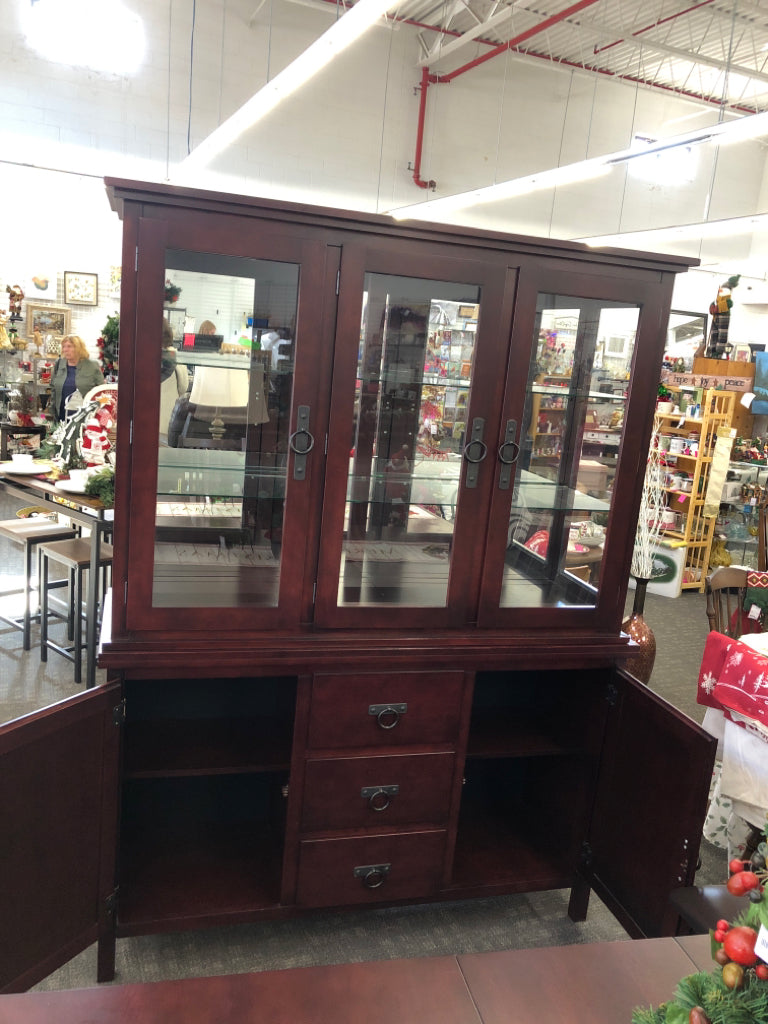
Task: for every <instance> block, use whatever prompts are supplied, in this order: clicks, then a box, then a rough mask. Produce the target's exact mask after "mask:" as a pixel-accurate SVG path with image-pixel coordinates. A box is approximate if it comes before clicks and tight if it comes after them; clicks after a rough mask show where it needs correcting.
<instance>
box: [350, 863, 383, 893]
mask: <svg viewBox="0 0 768 1024" xmlns="http://www.w3.org/2000/svg"><path fill="white" fill-rule="evenodd" d="M391 867H392V865H391V864H361V865H360V867H357V868H355V878H359V879H361V880H362V883H363V885H364V886H365V888H366V889H378V888H379V886H380V885H384V882H385V881H386V879H387V875H388V874H389V869H390V868H391Z"/></svg>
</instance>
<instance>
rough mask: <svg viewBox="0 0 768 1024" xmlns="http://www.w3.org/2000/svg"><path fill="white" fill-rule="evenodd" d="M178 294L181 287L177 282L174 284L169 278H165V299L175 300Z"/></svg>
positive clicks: (168, 300)
mask: <svg viewBox="0 0 768 1024" xmlns="http://www.w3.org/2000/svg"><path fill="white" fill-rule="evenodd" d="M180 295H181V288H180V287H179V286H178V285H177V284H174V283H173V281H171V279H170V278H167V279H166V282H165V301H166V302H177V301H178V298H179V296H180Z"/></svg>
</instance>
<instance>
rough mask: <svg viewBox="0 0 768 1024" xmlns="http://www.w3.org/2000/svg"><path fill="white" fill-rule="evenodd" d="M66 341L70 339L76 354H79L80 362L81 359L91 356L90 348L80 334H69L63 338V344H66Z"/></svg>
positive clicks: (78, 359)
mask: <svg viewBox="0 0 768 1024" xmlns="http://www.w3.org/2000/svg"><path fill="white" fill-rule="evenodd" d="M65 341H69V342H71V343H72V347H73V348H74V350H75V355H76V356H77V361H78V363H79V362H80V360H81V359H90V358H91V355H90V353H89V351H88V349H87V348H86V347H85V342H84V341H83V339H82V338H81V337H80V335H79V334H67V335H66V336H65V337H64V338H62V339H61V343H62V345H63V344H64V342H65Z"/></svg>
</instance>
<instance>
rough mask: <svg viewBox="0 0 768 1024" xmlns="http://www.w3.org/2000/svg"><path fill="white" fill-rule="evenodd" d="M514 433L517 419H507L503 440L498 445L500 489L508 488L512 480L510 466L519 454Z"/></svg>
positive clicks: (506, 489) (505, 489)
mask: <svg viewBox="0 0 768 1024" xmlns="http://www.w3.org/2000/svg"><path fill="white" fill-rule="evenodd" d="M516 433H517V420H507V429H506V430H505V432H504V440H503V441H502V442H501V446H500V447H499V462H500V463H501V470H500V472H499V490H500V491H508V490H509V485H510V483H511V481H512V466H514V464H515V463H516V462H517V457H518V455H519V454H520V445H519V444H518V443H517V441H515V434H516ZM507 448H509V450H510V452H511V455H507V451H506V450H507Z"/></svg>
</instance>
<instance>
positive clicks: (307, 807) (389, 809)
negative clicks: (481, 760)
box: [301, 754, 454, 832]
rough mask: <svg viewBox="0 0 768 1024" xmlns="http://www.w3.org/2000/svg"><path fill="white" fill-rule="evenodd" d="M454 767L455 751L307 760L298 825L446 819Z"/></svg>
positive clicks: (314, 826)
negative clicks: (302, 807)
mask: <svg viewBox="0 0 768 1024" xmlns="http://www.w3.org/2000/svg"><path fill="white" fill-rule="evenodd" d="M453 769H454V756H453V754H402V755H399V756H398V755H387V756H383V757H349V758H334V759H333V760H323V761H319V760H314V761H308V762H307V767H306V777H305V783H304V814H303V817H302V821H301V827H302V831H304V832H313V831H319V830H320V829H335V828H375V829H377V830H379V831H380V830H381V829H382V828H389V827H390V826H391V825H416V824H422V825H427V824H429V825H445V824H446V823H447V820H448V809H449V806H450V800H451V784H452V782H453ZM395 787H397V791H396V792H395V791H394V788H395Z"/></svg>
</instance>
